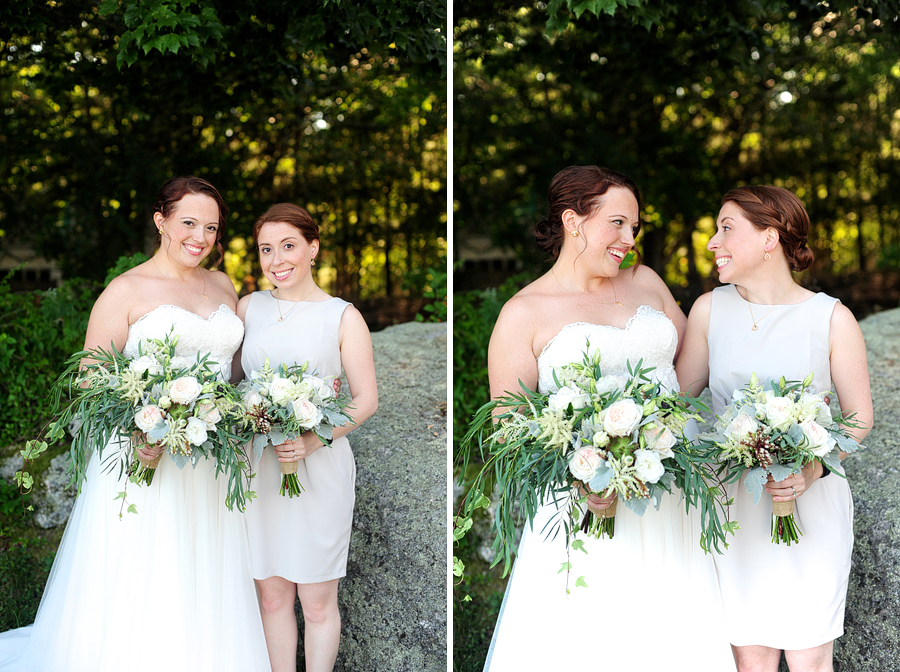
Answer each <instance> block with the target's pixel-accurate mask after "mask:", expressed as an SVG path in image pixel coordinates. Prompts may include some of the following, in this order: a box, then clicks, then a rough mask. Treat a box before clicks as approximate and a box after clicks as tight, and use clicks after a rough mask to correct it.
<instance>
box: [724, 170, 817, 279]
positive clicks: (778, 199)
mask: <svg viewBox="0 0 900 672" xmlns="http://www.w3.org/2000/svg"><path fill="white" fill-rule="evenodd" d="M728 202H731V203H734V204H735V205H737V206H738V207H739V208H740V209H741V212H743V213H744V216H745V217H746V218H747V219H748V220H749V221H750V223H751V224H753V226H755V227H756V228H757V229H759V230H760V231H765V230H766V229H768V228H770V227H771V228H773V229H775V230H776V231H778V237H779V240H780V241H781V249H782V250H783V251H784V256H785V258H786V259H787V262H788V265H789V266H790V267H791V270H792V271H802V270H805V269H807V268H809V267H810V265H811V264H812V262H813V258H814V255H813V251H812V250H811V249H809V247H808V246H807V244H806V243H807V238H808V237H809V215H808V214H806V209H805V208H804V207H803V203H802V202H801V201H800V199H799V198H797V197H796V196H795V195H794V194H793V192H790V191H788V190H787V189H783V188H782V187H773V186H769V185H756V186H748V187H738V188H737V189H732V190H731V191H729V192H728V193H727V194H725V195H724V196H723V197H722V205H725V204H726V203H728Z"/></svg>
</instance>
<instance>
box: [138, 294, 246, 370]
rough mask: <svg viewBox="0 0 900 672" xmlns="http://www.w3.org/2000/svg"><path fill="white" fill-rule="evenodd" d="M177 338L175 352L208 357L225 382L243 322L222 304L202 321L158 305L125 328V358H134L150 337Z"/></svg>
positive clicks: (189, 355)
mask: <svg viewBox="0 0 900 672" xmlns="http://www.w3.org/2000/svg"><path fill="white" fill-rule="evenodd" d="M170 331H171V332H174V333H175V334H176V335H177V336H178V345H176V346H175V352H176V354H178V355H182V356H185V357H190V358H191V359H193V358H194V357H195V356H196V355H197V354H198V353H199V354H200V355H201V356H203V355H206V354H209V361H210V363H212V364H215V365H218V369H219V371H220V373H221V374H222V377H223V378H224V379H225V380H228V379H229V378H230V377H231V359H232V357H233V355H234V353H235V351H236V350H237V349H238V347H239V346H240V344H241V339H243V337H244V323H243V322H241V319H240V318H239V317H238V316H237V315H235V314H234V311H233V310H231V308H229V307H228V306H227V305H225V304H224V303H223V304H222V305H220V306H219V307H218V309H216V310H215V311H214V312H212V313H211V314H210V315H209V317H207V318H205V319H204V318H203V317H201V316H200V315H197V314H196V313H192V312H191V311H189V310H185V309H184V308H182V307H180V306H175V305H169V304H166V305H162V306H157V307H156V308H154V309H153V310H151V311H150V312H149V313H146V314H144V315H142V316H141V317H140V318H139V319H138V321H137V322H135V323H134V324H132V325H131V327H129V329H128V340H127V341H126V342H125V348H124V354H125V356H126V357H136V356H137V352H138V343H140V342H141V341H146V340H147V339H150V338H165V337H166V335H167V334H168V333H169V332H170Z"/></svg>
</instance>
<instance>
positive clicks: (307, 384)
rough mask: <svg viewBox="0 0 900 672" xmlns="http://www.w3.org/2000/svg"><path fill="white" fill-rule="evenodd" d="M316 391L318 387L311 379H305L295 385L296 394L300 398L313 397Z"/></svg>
mask: <svg viewBox="0 0 900 672" xmlns="http://www.w3.org/2000/svg"><path fill="white" fill-rule="evenodd" d="M315 391H316V387H315V385H314V384H313V381H311V380H309V379H303V380H301V381H300V382H299V383H297V384H296V385H295V386H294V394H295V396H296V398H298V399H312V396H313V394H314V393H315Z"/></svg>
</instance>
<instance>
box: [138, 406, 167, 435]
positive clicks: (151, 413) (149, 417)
mask: <svg viewBox="0 0 900 672" xmlns="http://www.w3.org/2000/svg"><path fill="white" fill-rule="evenodd" d="M162 421H163V412H162V411H161V410H160V408H159V406H156V405H154V404H147V405H146V406H144V407H142V408H141V410H139V411H138V412H137V413H135V414H134V424H136V425H137V426H138V428H139V429H140V430H141V431H142V432H149V431H150V430H151V429H153V428H154V427H156V425H158V424H159V423H160V422H162Z"/></svg>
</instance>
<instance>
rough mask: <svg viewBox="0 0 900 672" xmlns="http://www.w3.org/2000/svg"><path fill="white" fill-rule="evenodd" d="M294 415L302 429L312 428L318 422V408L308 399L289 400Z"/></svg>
mask: <svg viewBox="0 0 900 672" xmlns="http://www.w3.org/2000/svg"><path fill="white" fill-rule="evenodd" d="M291 406H292V407H293V408H294V417H296V418H297V422H298V423H299V424H300V426H301V427H302V428H303V429H312V428H313V427H315V426H316V425H318V424H319V409H318V408H316V405H315V404H314V403H312V402H311V401H309V400H308V399H295V400H294V401H292V402H291Z"/></svg>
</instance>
